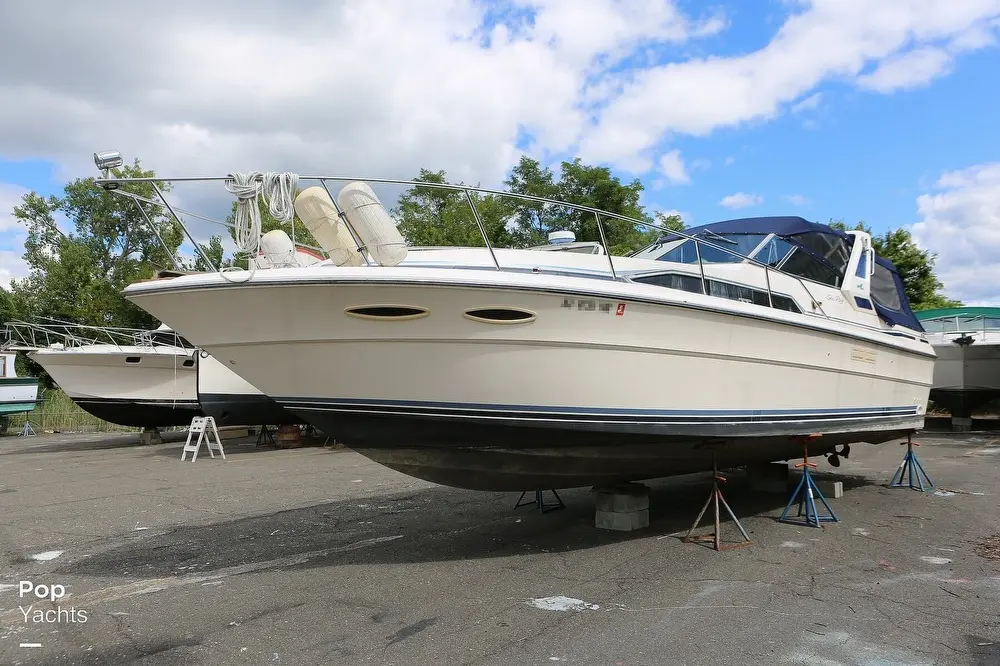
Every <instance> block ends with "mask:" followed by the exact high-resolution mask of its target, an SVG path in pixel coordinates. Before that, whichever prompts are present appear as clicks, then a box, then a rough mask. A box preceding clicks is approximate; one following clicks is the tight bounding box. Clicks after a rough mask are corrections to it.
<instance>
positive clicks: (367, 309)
mask: <svg viewBox="0 0 1000 666" xmlns="http://www.w3.org/2000/svg"><path fill="white" fill-rule="evenodd" d="M344 314H346V315H347V316H348V317H355V318H356V319H375V320H380V321H405V320H407V319H419V318H420V317H426V316H427V315H429V314H430V311H429V310H428V309H427V308H421V307H416V306H414V305H359V306H356V307H353V308H347V309H345V310H344Z"/></svg>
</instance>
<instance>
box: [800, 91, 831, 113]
mask: <svg viewBox="0 0 1000 666" xmlns="http://www.w3.org/2000/svg"><path fill="white" fill-rule="evenodd" d="M822 100H823V93H813V94H812V95H809V96H808V97H806V98H804V99H802V100H800V101H798V102H796V103H795V104H793V105H792V113H802V112H803V111H809V110H811V109H815V108H817V107H818V106H819V103H820V102H821V101H822Z"/></svg>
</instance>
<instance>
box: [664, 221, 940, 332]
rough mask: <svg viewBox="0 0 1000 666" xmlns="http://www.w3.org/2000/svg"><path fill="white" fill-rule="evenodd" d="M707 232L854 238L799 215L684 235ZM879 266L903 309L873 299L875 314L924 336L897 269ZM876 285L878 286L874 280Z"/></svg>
mask: <svg viewBox="0 0 1000 666" xmlns="http://www.w3.org/2000/svg"><path fill="white" fill-rule="evenodd" d="M704 231H708V232H711V233H716V234H777V235H779V236H784V237H786V238H787V237H790V236H798V235H801V234H829V235H831V236H837V237H838V238H843V239H845V240H846V239H850V238H851V237H850V235H849V234H846V233H844V232H843V231H840V230H839V229H834V228H833V227H830V226H827V225H825V224H818V223H816V222H809V221H808V220H806V219H804V218H801V217H798V216H795V215H786V216H777V217H744V218H739V219H736V220H724V221H722V222H712V223H711V224H703V225H702V226H700V227H692V228H690V229H685V230H684V233H685V234H688V235H689V236H697V235H698V234H699V233H701V232H704ZM679 238H681V236H678V235H675V234H664V235H663V236H662V237H661V239H660V240H662V241H670V240H676V239H679ZM875 263H876V264H877V265H879V266H881V267H882V268H884V269H886V270H887V271H888V272H889V275H890V276H891V278H892V282H893V285H894V286H895V288H896V293H897V296H898V299H899V306H900V308H899V309H893V308H892V307H890V305H895V303H885V302H880V301H879V300H878V299H877V298H872V301H873V304H874V306H875V311H876V312H877V313H878V315H879V316H880V317H882V319H884V320H885V321H887V322H888V323H889V324H892V325H893V326H905V327H906V328H909V329H913V330H914V331H921V332H923V330H924V328H923V326H921V325H920V321H919V320H918V319H917V318H916V316H914V314H913V311H912V310H911V309H910V301H909V299H908V298H907V297H906V290H905V289H904V287H903V279H902V278H901V277H900V275H899V271H898V270H897V269H896V266H895V265H893V263H892V262H891V261H889V260H888V259H886V258H885V257H880V256H877V255H876V257H875ZM872 281H873V283H874V278H873V280H872ZM873 296H874V294H873Z"/></svg>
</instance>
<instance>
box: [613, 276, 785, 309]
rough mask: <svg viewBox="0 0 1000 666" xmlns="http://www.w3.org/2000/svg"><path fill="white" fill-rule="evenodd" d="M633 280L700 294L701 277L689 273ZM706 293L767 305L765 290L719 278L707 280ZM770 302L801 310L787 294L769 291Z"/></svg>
mask: <svg viewBox="0 0 1000 666" xmlns="http://www.w3.org/2000/svg"><path fill="white" fill-rule="evenodd" d="M632 281H633V282H641V283H643V284H653V285H656V286H658V287H666V288H668V289H680V290H682V291H688V292H691V293H693V294H702V293H704V291H703V290H702V286H701V279H700V278H696V277H692V276H690V275H678V274H677V273H659V274H657V275H642V276H639V277H634V278H632ZM707 282H708V293H709V294H710V295H712V296H718V297H719V298H728V299H730V300H733V301H743V302H744V303H753V304H754V305H762V306H764V307H768V305H769V304H768V301H767V292H766V291H763V290H761V289H754V288H752V287H746V286H743V285H738V284H732V283H729V282H720V281H719V280H707ZM771 304H773V307H774V309H776V310H785V311H787V312H802V310H800V309H799V306H798V305H797V304H796V303H795V301H794V300H793V299H791V298H789V297H788V296H782V295H781V294H775V293H774V292H771Z"/></svg>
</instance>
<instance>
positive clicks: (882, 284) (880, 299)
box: [871, 263, 903, 311]
mask: <svg viewBox="0 0 1000 666" xmlns="http://www.w3.org/2000/svg"><path fill="white" fill-rule="evenodd" d="M871 291H872V297H873V298H874V299H875V302H876V303H878V304H879V305H881V306H882V307H885V308H888V309H889V310H897V311H899V310H902V309H903V303H902V301H900V300H899V291H898V290H897V289H896V281H895V280H893V279H892V271H890V270H889V269H888V268H886V267H885V266H883V265H882V264H878V263H876V264H875V273H874V275H872V289H871Z"/></svg>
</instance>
